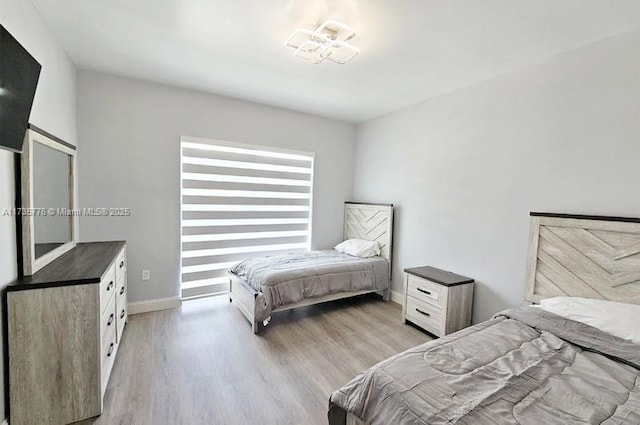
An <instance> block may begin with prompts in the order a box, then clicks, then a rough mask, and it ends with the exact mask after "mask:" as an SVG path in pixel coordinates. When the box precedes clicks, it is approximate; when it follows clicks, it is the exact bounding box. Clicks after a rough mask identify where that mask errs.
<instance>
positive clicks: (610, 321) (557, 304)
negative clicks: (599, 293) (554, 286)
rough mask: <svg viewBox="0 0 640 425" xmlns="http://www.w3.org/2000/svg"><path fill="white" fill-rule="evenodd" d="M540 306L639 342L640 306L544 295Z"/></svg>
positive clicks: (559, 314)
mask: <svg viewBox="0 0 640 425" xmlns="http://www.w3.org/2000/svg"><path fill="white" fill-rule="evenodd" d="M540 308H542V309H544V310H546V311H549V312H551V313H555V314H557V315H558V316H562V317H565V318H567V319H570V320H575V321H576V322H582V323H586V324H587V325H590V326H593V327H594V328H597V329H600V330H602V331H605V332H608V333H610V334H611V335H615V336H617V337H619V338H622V339H626V340H628V341H633V342H635V343H637V344H640V326H638V322H639V321H640V305H635V304H627V303H619V302H615V301H603V300H592V299H588V298H579V297H555V298H547V299H545V300H542V301H541V302H540Z"/></svg>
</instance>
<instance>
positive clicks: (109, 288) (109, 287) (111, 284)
mask: <svg viewBox="0 0 640 425" xmlns="http://www.w3.org/2000/svg"><path fill="white" fill-rule="evenodd" d="M111 288H113V280H112V281H111V282H109V284H108V285H107V291H110V290H111Z"/></svg>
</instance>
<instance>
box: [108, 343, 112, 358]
mask: <svg viewBox="0 0 640 425" xmlns="http://www.w3.org/2000/svg"><path fill="white" fill-rule="evenodd" d="M112 354H113V342H112V343H111V344H109V351H107V357H111V355H112Z"/></svg>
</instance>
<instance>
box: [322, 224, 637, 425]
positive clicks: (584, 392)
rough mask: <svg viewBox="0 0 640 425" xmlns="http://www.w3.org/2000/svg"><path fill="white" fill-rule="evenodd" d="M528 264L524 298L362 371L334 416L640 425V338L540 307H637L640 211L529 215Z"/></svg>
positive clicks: (338, 397)
mask: <svg viewBox="0 0 640 425" xmlns="http://www.w3.org/2000/svg"><path fill="white" fill-rule="evenodd" d="M528 264H529V265H528V269H527V287H526V303H527V304H528V305H526V306H522V307H520V308H516V309H512V310H507V311H505V312H502V313H499V314H497V315H496V316H495V317H494V318H492V319H491V320H488V321H486V322H483V323H480V324H477V325H475V326H472V327H470V328H467V329H464V330H462V331H460V332H457V333H454V334H451V335H448V336H446V337H444V338H441V339H439V340H435V341H431V342H429V343H427V344H424V345H421V346H418V347H415V348H413V349H410V350H408V351H406V352H403V353H400V354H398V355H396V356H394V357H392V358H390V359H387V360H385V361H383V362H381V363H379V364H377V365H375V366H374V367H372V368H370V369H368V370H366V371H364V372H363V373H361V374H360V375H358V376H357V377H356V378H354V379H353V380H352V381H351V382H349V383H348V384H346V385H345V386H344V387H342V388H341V389H339V390H337V391H335V392H334V393H333V394H331V397H330V401H329V412H328V417H329V423H330V424H331V425H338V424H340V425H343V424H349V425H355V424H363V423H365V424H367V425H375V424H398V425H402V424H541V423H545V424H547V423H548V424H555V423H557V424H585V423H587V424H607V425H613V424H638V423H640V339H638V338H636V339H635V340H631V339H629V338H628V337H626V336H625V337H624V338H623V337H621V336H620V335H619V333H618V332H619V329H617V328H615V327H613V328H606V329H604V328H602V327H595V325H594V326H592V325H590V324H589V323H591V322H588V321H586V319H583V318H582V317H581V316H579V315H578V316H570V315H565V316H563V315H562V313H561V312H560V311H558V310H547V308H548V307H545V306H544V305H543V306H536V305H533V304H534V303H540V302H542V303H543V304H546V303H547V302H549V304H552V303H551V302H550V301H553V300H555V299H557V298H555V297H569V298H566V299H568V300H573V299H582V300H586V301H588V302H592V303H594V304H596V303H600V304H604V305H618V306H620V308H619V309H620V310H624V308H626V307H629V308H631V309H633V310H634V311H638V307H637V305H640V219H631V218H616V217H594V216H576V215H562V214H548V213H531V233H530V246H529V262H528ZM563 299H564V298H563ZM594 300H600V301H594ZM612 301H613V302H617V304H609V303H610V302H612ZM619 303H622V304H619ZM633 306H636V307H633ZM609 312H611V311H610V310H609ZM611 313H614V312H611ZM594 316H595V317H597V314H596V315H594ZM620 320H621V321H622V320H626V322H627V324H629V323H631V325H628V326H629V327H631V328H635V329H634V331H636V333H640V331H638V327H637V325H635V323H634V318H631V319H629V317H628V316H627V317H626V319H625V317H623V316H620ZM592 324H593V323H592ZM613 325H615V323H614V324H613ZM634 325H635V326H634ZM598 326H599V325H598Z"/></svg>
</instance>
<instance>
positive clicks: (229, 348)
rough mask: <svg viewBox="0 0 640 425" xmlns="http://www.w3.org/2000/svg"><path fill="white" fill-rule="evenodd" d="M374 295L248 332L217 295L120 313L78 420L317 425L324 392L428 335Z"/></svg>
mask: <svg viewBox="0 0 640 425" xmlns="http://www.w3.org/2000/svg"><path fill="white" fill-rule="evenodd" d="M400 317H401V308H400V306H398V305H397V304H394V303H391V302H384V301H381V300H380V299H379V298H377V297H376V296H371V295H367V296H362V297H358V298H357V299H350V300H340V301H335V302H331V303H326V304H322V305H318V306H310V307H303V308H300V309H296V310H292V311H285V312H281V313H276V314H274V316H273V319H272V321H271V324H270V325H269V326H267V327H266V328H264V329H262V330H261V333H260V334H259V335H257V336H256V335H253V334H252V332H251V327H250V326H249V323H248V322H247V321H246V320H245V318H244V316H242V314H241V313H240V312H239V311H238V310H237V309H236V308H235V307H234V306H233V305H232V304H230V303H229V301H228V298H226V297H214V298H208V299H201V300H193V301H187V302H185V303H183V305H182V307H181V308H180V309H176V310H167V311H161V312H154V313H145V314H138V315H134V316H131V317H129V323H128V324H127V327H126V330H125V333H124V338H123V340H122V346H121V347H120V349H119V352H118V357H117V358H116V363H115V366H114V369H113V374H112V376H111V381H110V382H109V387H108V389H107V394H106V397H105V407H104V412H103V414H102V416H100V417H99V418H96V419H92V420H89V421H85V422H84V423H85V424H86V425H89V424H90V425H107V424H108V425H163V424H167V425H169V424H171V425H178V424H189V425H200V424H202V425H205V424H207V425H211V424H216V425H217V424H220V425H225V424H233V425H238V424H265V425H268V424H274V425H276V424H278V425H282V424H296V425H299V424H310V425H315V424H325V423H326V411H327V405H328V398H329V394H330V393H331V392H332V391H333V390H335V389H337V388H339V387H341V386H342V385H344V384H345V383H346V382H348V381H349V380H350V379H351V378H353V377H354V376H355V375H356V374H358V373H359V372H360V371H362V370H363V369H366V368H367V367H370V366H372V365H374V364H376V363H377V362H379V361H381V360H383V359H385V358H387V357H389V356H392V355H394V354H396V353H398V352H400V351H404V350H405V349H407V348H410V347H413V346H415V345H418V344H421V343H423V342H426V341H428V340H430V339H431V337H430V336H428V335H427V334H424V333H422V332H421V331H419V330H418V329H416V328H414V327H411V326H407V325H403V324H401V323H400Z"/></svg>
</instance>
